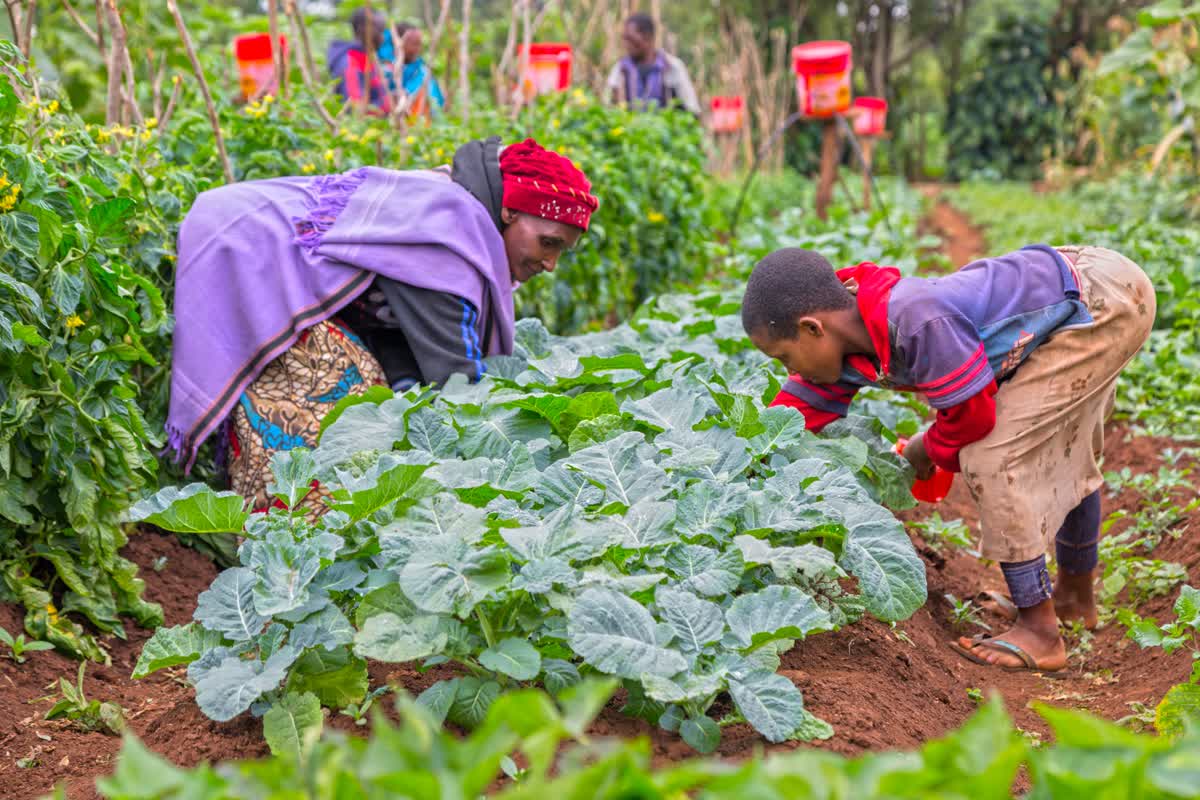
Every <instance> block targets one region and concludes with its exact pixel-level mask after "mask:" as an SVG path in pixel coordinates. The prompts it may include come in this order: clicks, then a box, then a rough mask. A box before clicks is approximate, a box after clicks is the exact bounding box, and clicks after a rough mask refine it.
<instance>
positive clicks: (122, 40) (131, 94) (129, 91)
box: [105, 0, 145, 125]
mask: <svg viewBox="0 0 1200 800" xmlns="http://www.w3.org/2000/svg"><path fill="white" fill-rule="evenodd" d="M105 8H106V10H107V12H108V27H109V28H110V29H111V32H112V46H113V50H114V51H116V52H117V54H118V55H119V56H120V58H121V67H122V69H123V70H124V74H125V95H126V98H125V108H126V109H128V110H129V113H130V114H131V115H132V118H133V121H134V122H136V123H137V124H138V125H141V124H143V123H144V121H145V120H144V119H143V118H142V109H141V108H140V107H138V103H137V87H136V86H135V85H134V82H133V59H132V58H130V56H129V44H128V41H129V39H128V36H126V34H125V23H124V22H122V21H121V12H120V10H119V9H118V8H117V0H107V3H106V5H105Z"/></svg>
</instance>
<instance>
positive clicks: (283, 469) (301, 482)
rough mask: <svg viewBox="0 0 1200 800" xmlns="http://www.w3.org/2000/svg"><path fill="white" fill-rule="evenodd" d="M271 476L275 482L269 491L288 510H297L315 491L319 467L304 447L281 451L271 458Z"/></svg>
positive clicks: (268, 488)
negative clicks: (313, 490)
mask: <svg viewBox="0 0 1200 800" xmlns="http://www.w3.org/2000/svg"><path fill="white" fill-rule="evenodd" d="M271 474H272V475H273V476H274V478H275V481H274V483H272V484H271V485H270V486H269V487H267V491H268V492H270V493H271V494H272V495H274V496H275V497H277V498H279V501H280V502H281V503H283V504H284V505H285V506H287V507H288V508H297V507H298V506H299V505H300V501H302V500H303V499H304V498H305V497H307V496H308V494H309V492H311V491H312V489H313V486H312V485H313V482H314V481H316V479H317V465H316V462H314V461H313V456H312V453H311V452H309V451H308V450H306V449H305V448H303V447H296V448H293V449H291V450H279V451H276V452H275V453H274V455H272V456H271Z"/></svg>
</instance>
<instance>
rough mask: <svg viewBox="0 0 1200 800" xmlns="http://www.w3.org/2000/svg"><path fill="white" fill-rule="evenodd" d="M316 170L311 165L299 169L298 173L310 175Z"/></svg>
mask: <svg viewBox="0 0 1200 800" xmlns="http://www.w3.org/2000/svg"><path fill="white" fill-rule="evenodd" d="M316 169H317V168H316V167H314V166H313V165H312V164H305V165H304V166H303V167H301V168H300V171H301V172H303V173H304V174H305V175H311V174H312V173H313V172H315V171H316Z"/></svg>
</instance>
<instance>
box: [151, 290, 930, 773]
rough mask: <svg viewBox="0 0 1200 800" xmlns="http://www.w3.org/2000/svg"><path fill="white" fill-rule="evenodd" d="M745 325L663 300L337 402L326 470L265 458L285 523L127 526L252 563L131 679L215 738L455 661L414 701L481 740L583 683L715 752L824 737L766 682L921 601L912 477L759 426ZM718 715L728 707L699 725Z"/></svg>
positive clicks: (232, 512)
mask: <svg viewBox="0 0 1200 800" xmlns="http://www.w3.org/2000/svg"><path fill="white" fill-rule="evenodd" d="M737 308H738V306H737V303H736V302H735V301H734V300H733V298H732V297H730V296H728V295H721V294H715V293H714V294H705V295H700V296H674V297H666V298H662V299H660V300H659V301H657V302H656V303H654V304H652V305H651V306H650V307H648V308H646V309H645V310H644V311H643V312H642V313H641V314H639V316H638V318H637V319H636V320H635V321H634V323H633V324H631V325H626V326H622V327H620V328H617V329H614V330H613V331H610V332H607V333H604V334H593V335H587V336H580V337H573V338H569V339H564V338H557V337H553V336H551V335H549V334H548V333H547V332H546V331H545V329H544V328H543V327H542V326H541V324H540V323H538V322H537V321H534V320H524V321H522V322H521V323H520V324H519V332H518V337H517V339H518V348H517V354H516V355H514V356H511V357H506V358H499V359H494V360H493V361H492V362H491V363H490V364H489V372H490V374H491V378H489V379H486V380H485V381H483V382H482V383H480V384H477V385H468V384H467V383H466V382H465V381H462V382H458V381H451V382H450V383H449V384H448V385H447V386H446V387H444V389H443V390H442V391H440V392H438V393H436V394H434V393H430V392H422V391H420V390H413V391H411V392H409V393H407V394H404V395H400V396H394V397H393V396H391V393H390V392H387V391H381V392H380V393H379V394H378V395H367V396H365V397H363V398H357V399H350V400H348V401H347V402H346V403H345V404H344V405H343V406H342V407H340V408H339V409H338V412H335V414H334V415H331V418H330V419H329V420H326V426H327V427H326V428H325V430H324V432H323V434H322V438H321V442H320V446H319V447H318V448H317V449H316V450H315V451H313V452H311V453H310V452H308V451H305V450H293V451H290V452H288V453H282V454H280V455H279V456H277V457H276V459H275V461H274V463H273V469H274V475H275V480H274V486H273V487H272V491H273V493H274V494H275V496H276V497H278V498H279V499H280V501H281V503H282V505H284V506H286V509H275V510H272V511H271V512H270V513H268V514H265V515H263V514H260V515H247V514H246V512H245V511H244V510H243V501H242V499H241V498H239V497H237V496H236V495H232V494H231V493H215V492H213V491H211V490H210V489H208V488H207V487H205V486H202V485H193V486H191V487H188V488H186V489H184V490H182V491H180V490H177V489H167V490H164V491H162V492H160V493H159V494H158V495H156V496H155V497H152V498H150V499H148V500H146V501H143V502H142V503H140V504H138V506H136V507H135V509H134V514H133V518H134V519H135V520H142V521H146V522H150V523H153V524H155V525H159V526H161V527H163V528H167V529H169V530H175V531H180V532H187V533H209V534H211V533H217V532H241V533H242V534H243V535H244V536H245V537H246V540H245V542H244V543H243V544H242V546H241V549H240V551H239V559H240V566H237V567H234V568H231V569H229V570H227V571H225V572H223V573H222V574H221V575H220V576H218V578H217V579H216V581H215V582H214V583H213V585H212V587H211V588H210V589H209V590H208V591H206V592H205V593H203V594H202V595H201V596H200V599H199V606H198V608H197V610H196V614H195V621H194V622H193V623H191V624H189V625H187V626H182V627H174V628H165V629H161V630H159V631H158V632H157V633H156V634H155V636H154V637H153V638H152V639H151V640H150V641H149V642H148V643H147V645H146V647H145V649H144V651H143V653H142V656H141V659H140V660H139V663H138V665H137V672H136V675H137V676H139V677H140V676H142V675H145V674H148V673H149V672H152V671H154V670H156V669H160V668H163V667H166V666H171V665H175V664H182V663H188V664H189V667H188V676H189V679H190V680H191V681H192V682H193V683H194V684H195V686H196V693H197V701H198V703H199V704H200V707H201V709H202V710H203V711H204V712H205V713H206V714H208V715H209V716H210V717H212V718H214V719H218V720H227V719H231V718H233V717H234V716H236V715H238V714H240V713H242V712H243V711H245V710H247V709H248V708H253V709H254V710H255V711H256V712H257V713H270V712H269V709H271V708H277V707H279V705H280V704H281V703H283V704H286V703H288V702H291V701H290V700H289V699H288V698H289V697H293V698H294V697H295V696H297V695H301V694H304V693H311V694H312V695H313V696H314V697H315V698H316V699H317V700H319V702H320V703H322V704H324V705H327V706H330V707H345V706H350V705H354V704H358V703H361V702H362V701H363V700H364V698H365V697H366V695H367V693H368V691H369V690H370V687H369V686H368V681H367V669H366V659H375V660H379V661H386V662H394V663H409V662H412V663H414V664H415V665H417V666H419V667H420V668H422V669H425V668H429V667H433V666H437V665H443V664H452V665H453V667H454V673H453V674H456V675H457V676H458V677H453V678H450V679H448V680H444V681H442V682H439V683H437V684H435V685H434V686H433V687H432V688H431V689H429V690H428V691H426V692H425V693H424V694H423V695H422V696H421V697H420V698H419V700H418V702H420V703H421V704H423V705H425V706H426V707H428V708H429V709H431V710H432V711H433V712H434V713H435V716H436V717H437V718H439V719H441V718H446V717H449V718H450V719H452V720H454V721H455V722H458V723H460V724H462V725H465V726H468V727H473V726H475V725H478V724H479V723H480V722H481V721H482V719H483V718H484V716H485V714H486V712H487V709H488V707H489V706H490V705H491V703H492V702H493V701H494V700H495V698H496V697H497V696H498V695H499V694H500V692H501V691H502V690H503V689H504V688H505V687H511V686H514V685H522V684H525V683H527V682H532V681H537V682H539V683H541V684H542V685H544V686H545V687H547V688H548V689H549V690H550V691H551V692H552V693H559V692H561V691H563V690H564V689H566V688H567V687H569V686H572V685H574V684H576V683H577V682H578V681H579V680H580V677H581V675H583V674H586V673H589V672H596V673H603V674H607V675H612V676H616V677H619V678H621V679H623V681H624V682H625V687H626V689H627V690H628V700H627V703H626V711H627V712H629V713H631V714H635V715H637V716H640V717H643V718H645V719H648V720H650V721H652V722H654V723H657V724H659V725H661V726H663V727H664V728H667V729H669V730H678V731H679V732H680V734H681V735H682V736H683V738H684V739H685V740H686V741H687V742H688V743H689V744H691V745H692V746H693V747H694V748H696V749H697V750H700V751H703V752H708V751H711V750H712V749H714V748H715V747H716V745H717V743H718V742H719V740H720V727H721V725H722V724H729V723H732V722H737V721H742V720H745V721H746V722H749V723H750V724H751V725H753V726H754V727H755V728H756V729H757V730H758V731H759V732H761V733H762V734H763V735H764V736H765V737H766V738H767V739H769V740H771V741H776V742H778V741H783V740H785V739H788V738H802V739H807V738H812V737H814V736H828V735H829V733H830V729H829V727H828V726H827V725H826V724H825V723H823V722H821V721H820V720H819V719H817V718H816V717H814V716H813V715H812V714H810V713H809V712H808V711H807V710H806V709H805V708H804V704H803V698H802V697H801V695H800V692H799V690H798V689H797V688H796V687H795V685H793V684H792V683H791V681H789V680H787V679H786V678H785V677H783V676H781V675H779V674H777V673H776V670H777V669H778V667H779V665H780V658H781V656H782V654H783V653H785V652H786V651H787V650H788V649H790V648H791V647H792V646H793V644H794V643H795V642H796V641H798V640H802V639H804V638H806V637H808V636H810V635H813V634H816V633H820V632H823V631H829V630H833V629H836V628H838V627H841V626H843V625H847V624H851V623H853V622H855V621H856V620H857V619H858V618H860V617H861V615H862V614H863V613H864V611H869V612H870V613H872V614H873V615H875V616H876V617H878V618H880V619H883V620H899V619H904V618H906V617H907V616H908V615H910V614H911V613H912V612H913V611H915V610H916V609H917V608H918V607H920V605H921V604H922V603H923V602H924V600H925V591H926V589H925V572H924V566H923V563H922V562H921V560H920V559H919V558H918V556H917V555H916V553H915V552H914V550H913V547H912V545H911V543H910V541H909V539H908V537H907V535H906V534H905V531H904V528H903V526H902V525H901V524H900V523H899V522H898V521H897V520H896V519H895V518H894V516H893V515H892V514H891V512H890V511H888V510H887V508H885V507H884V505H882V504H889V505H892V506H895V507H904V506H907V505H911V503H912V500H911V496H910V495H909V492H908V486H909V484H910V477H911V476H910V474H909V472H908V468H907V466H906V465H905V464H904V462H902V461H901V460H900V459H898V458H897V457H896V456H895V455H893V454H892V452H891V450H890V447H889V446H888V442H887V440H886V439H885V438H884V436H885V435H889V436H891V435H892V434H891V432H890V431H889V430H887V429H885V428H884V426H883V424H882V423H880V422H878V421H873V420H867V419H865V418H855V419H851V420H849V421H846V422H844V423H841V424H839V425H837V426H831V428H830V430H829V432H828V433H827V434H825V435H823V436H816V435H814V434H811V433H809V432H807V431H805V430H804V422H803V418H802V417H801V416H800V415H799V414H797V413H796V412H795V411H793V410H791V409H786V408H773V409H772V408H764V405H763V404H764V399H767V398H770V397H771V396H773V394H774V392H775V391H776V389H777V387H778V383H777V381H776V379H775V378H774V376H773V375H772V374H771V369H770V367H769V366H768V365H767V363H766V362H765V359H764V358H763V357H762V356H761V355H760V354H758V353H757V352H756V351H753V350H752V349H748V348H747V345H746V343H745V337H744V335H743V334H742V332H741V328H740V324H739V322H738V318H737V316H736V313H735V312H736V310H737ZM385 398H386V399H385ZM339 412H340V413H339ZM908 422H909V423H911V420H909V421H908ZM314 480H318V481H320V483H321V484H322V485H323V486H324V487H325V488H326V489H328V490H330V491H331V492H332V497H333V501H332V509H331V510H329V511H328V512H327V513H325V514H324V515H323V516H320V517H319V518H316V519H314V518H312V517H313V516H314V515H311V514H310V515H306V512H305V510H304V509H303V508H301V507H300V503H301V501H302V500H303V499H304V498H305V496H306V495H307V494H308V493H309V491H310V486H311V485H312V483H313V481H314ZM288 509H292V510H288ZM722 695H728V697H729V698H730V700H731V701H732V708H733V711H732V712H730V713H729V714H726V715H725V716H723V717H722V718H721V719H714V718H713V716H711V714H710V712H711V711H712V708H713V705H714V702H715V701H716V700H717V698H718V697H719V696H722Z"/></svg>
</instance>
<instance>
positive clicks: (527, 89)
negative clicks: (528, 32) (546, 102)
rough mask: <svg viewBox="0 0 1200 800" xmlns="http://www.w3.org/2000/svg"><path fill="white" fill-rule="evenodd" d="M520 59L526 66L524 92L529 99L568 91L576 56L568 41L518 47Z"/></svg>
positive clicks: (522, 84) (523, 81)
mask: <svg viewBox="0 0 1200 800" xmlns="http://www.w3.org/2000/svg"><path fill="white" fill-rule="evenodd" d="M517 57H518V58H519V59H520V62H519V63H521V64H522V65H524V68H523V72H522V74H521V89H522V91H523V92H524V93H525V96H526V97H533V96H534V95H539V94H550V93H552V92H562V91H566V90H567V89H568V88H569V87H570V86H571V64H572V62H573V61H574V54H573V52H572V50H571V45H569V44H566V43H565V42H537V43H534V44H531V45H530V46H529V53H528V55H526V53H525V45H520V46H519V47H518V48H517Z"/></svg>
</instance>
